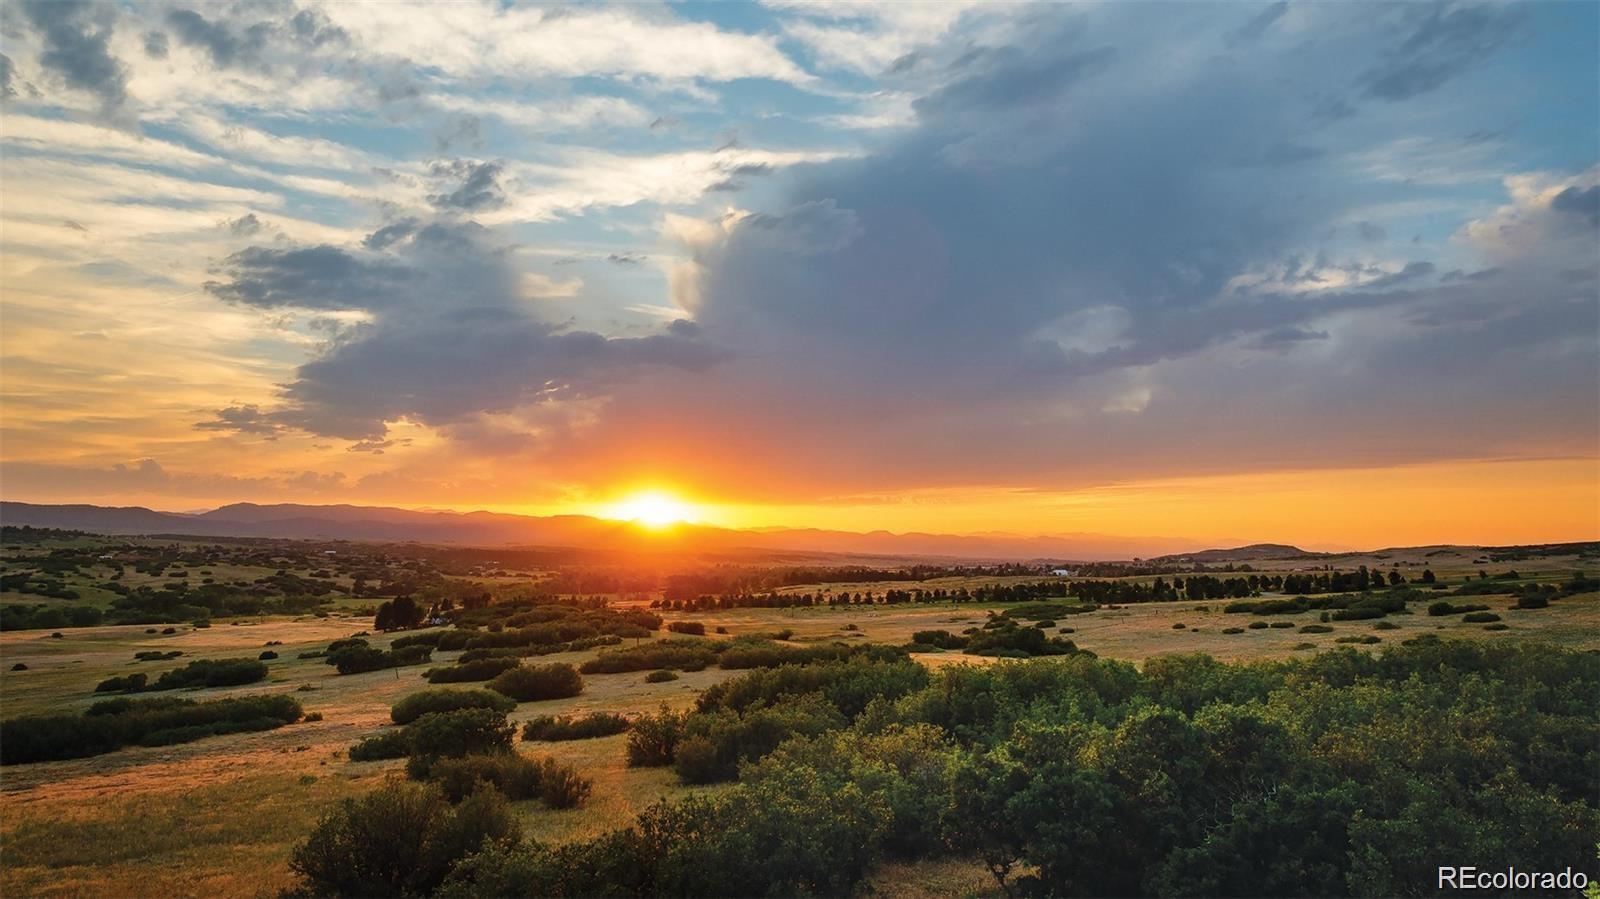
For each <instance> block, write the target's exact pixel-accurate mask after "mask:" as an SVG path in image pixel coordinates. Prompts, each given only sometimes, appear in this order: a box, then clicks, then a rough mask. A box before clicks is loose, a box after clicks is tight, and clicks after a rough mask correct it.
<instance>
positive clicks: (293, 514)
mask: <svg viewBox="0 0 1600 899" xmlns="http://www.w3.org/2000/svg"><path fill="white" fill-rule="evenodd" d="M0 522H3V523H5V524H11V525H33V526H35V527H53V528H69V529H73V530H82V531H89V532H91V533H97V534H129V535H131V534H183V535H191V536H196V537H277V538H289V539H313V540H315V539H320V540H376V541H393V542H404V541H417V542H422V543H445V544H461V545H472V546H502V545H518V546H552V547H574V548H581V549H608V550H647V551H662V550H683V551H720V550H733V549H756V550H771V551H778V552H824V553H849V554H861V555H877V556H906V557H941V558H953V559H964V560H1025V559H1026V560H1033V559H1038V560H1051V561H1062V562H1065V561H1096V560H1107V559H1131V558H1135V557H1145V556H1148V555H1151V554H1153V553H1157V552H1168V553H1171V552H1175V551H1179V550H1184V549H1190V548H1192V549H1195V550H1199V549H1201V545H1200V544H1198V543H1196V542H1195V541H1191V540H1184V539H1181V538H1165V537H1143V538H1141V537H1116V536H1108V535H1103V534H1070V535H1063V536H1044V537H1030V536H1022V535H1016V534H996V533H989V534H967V535H961V534H928V533H906V534H894V533H890V532H888V531H872V532H870V533H864V534H863V533H855V532H851V531H832V530H820V529H814V528H766V529H761V530H738V529H732V528H717V527H707V526H702V525H679V526H677V527H675V528H672V529H671V530H669V531H660V532H658V531H648V530H645V529H642V528H639V527H637V526H635V525H633V524H630V523H628V522H625V521H612V520H608V519H602V518H592V517H589V516H585V515H553V516H543V517H540V516H530V515H506V514H502V513H498V512H466V513H461V512H427V511H416V510H412V509H398V508H392V507H383V506H353V505H329V506H314V505H303V504H295V503H280V504H272V505H260V504H256V503H234V504H232V505H227V506H223V507H221V508H218V509H213V510H211V511H209V512H200V513H177V512H158V511H155V510H152V509H146V508H144V507H142V506H130V507H107V506H94V505H42V504H36V503H20V502H0ZM1291 549H1292V547H1291Z"/></svg>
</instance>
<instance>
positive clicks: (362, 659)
mask: <svg viewBox="0 0 1600 899" xmlns="http://www.w3.org/2000/svg"><path fill="white" fill-rule="evenodd" d="M337 642H345V641H337ZM361 643H362V645H359V646H356V645H347V646H343V647H340V648H339V649H330V650H329V651H328V655H327V657H326V659H325V663H326V664H329V665H332V666H334V667H335V668H336V669H338V671H339V673H340V674H361V673H364V672H368V671H383V670H385V669H388V668H403V667H405V666H407V665H421V664H422V663H424V662H426V661H428V660H429V659H431V658H432V650H431V649H430V648H429V647H427V646H406V647H403V648H401V649H393V650H381V649H373V648H372V647H370V646H366V645H365V643H366V641H364V640H363V641H361Z"/></svg>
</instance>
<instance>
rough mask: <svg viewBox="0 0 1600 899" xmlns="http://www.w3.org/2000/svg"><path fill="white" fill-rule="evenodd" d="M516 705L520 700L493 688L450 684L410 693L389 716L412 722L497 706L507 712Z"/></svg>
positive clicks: (499, 709)
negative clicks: (460, 687)
mask: <svg viewBox="0 0 1600 899" xmlns="http://www.w3.org/2000/svg"><path fill="white" fill-rule="evenodd" d="M516 707H517V702H516V700H514V699H512V698H511V697H509V696H503V695H501V694H499V693H496V692H494V691H492V690H481V689H476V688H469V689H454V688H449V687H446V688H442V689H438V690H421V691H419V692H416V693H412V694H410V695H409V696H406V697H405V698H403V699H401V700H400V701H399V702H397V703H395V704H394V707H393V708H391V709H389V718H390V720H392V721H393V722H394V723H396V724H410V723H411V722H413V721H415V720H417V719H418V718H421V717H422V716H423V715H426V714H428V713H430V712H453V711H455V710H456V709H493V710H494V711H497V712H502V713H504V712H509V711H511V710H512V709H514V708H516Z"/></svg>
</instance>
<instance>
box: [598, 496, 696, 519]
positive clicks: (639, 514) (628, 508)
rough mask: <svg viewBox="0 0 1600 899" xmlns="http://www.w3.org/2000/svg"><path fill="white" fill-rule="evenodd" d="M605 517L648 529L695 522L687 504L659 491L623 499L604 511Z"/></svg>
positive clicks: (691, 510) (691, 509)
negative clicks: (640, 525) (630, 522)
mask: <svg viewBox="0 0 1600 899" xmlns="http://www.w3.org/2000/svg"><path fill="white" fill-rule="evenodd" d="M606 517H607V518H618V519H622V520H624V521H632V522H635V523H637V524H642V525H644V526H645V527H650V528H664V527H667V526H669V525H674V524H679V523H682V522H690V521H694V520H695V514H694V510H693V508H692V507H691V506H690V505H689V504H688V503H686V502H684V501H683V500H681V499H678V498H677V497H675V496H673V495H671V494H669V493H662V492H660V491H650V492H648V493H635V494H632V495H631V496H627V497H624V498H623V499H621V500H619V501H617V502H616V503H613V504H612V505H611V506H610V507H609V508H608V509H607V510H606Z"/></svg>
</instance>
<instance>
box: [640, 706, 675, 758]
mask: <svg viewBox="0 0 1600 899" xmlns="http://www.w3.org/2000/svg"><path fill="white" fill-rule="evenodd" d="M683 719H684V716H683V715H681V714H679V713H677V712H674V711H672V710H670V709H668V708H667V707H666V706H665V705H663V706H662V707H661V711H660V712H659V713H657V714H655V715H641V716H639V717H638V718H635V719H633V725H632V726H631V727H629V728H628V752H627V757H628V767H630V768H655V767H660V766H662V765H670V764H672V760H673V758H674V757H675V756H676V753H677V749H678V740H679V738H680V737H682V735H683Z"/></svg>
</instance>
